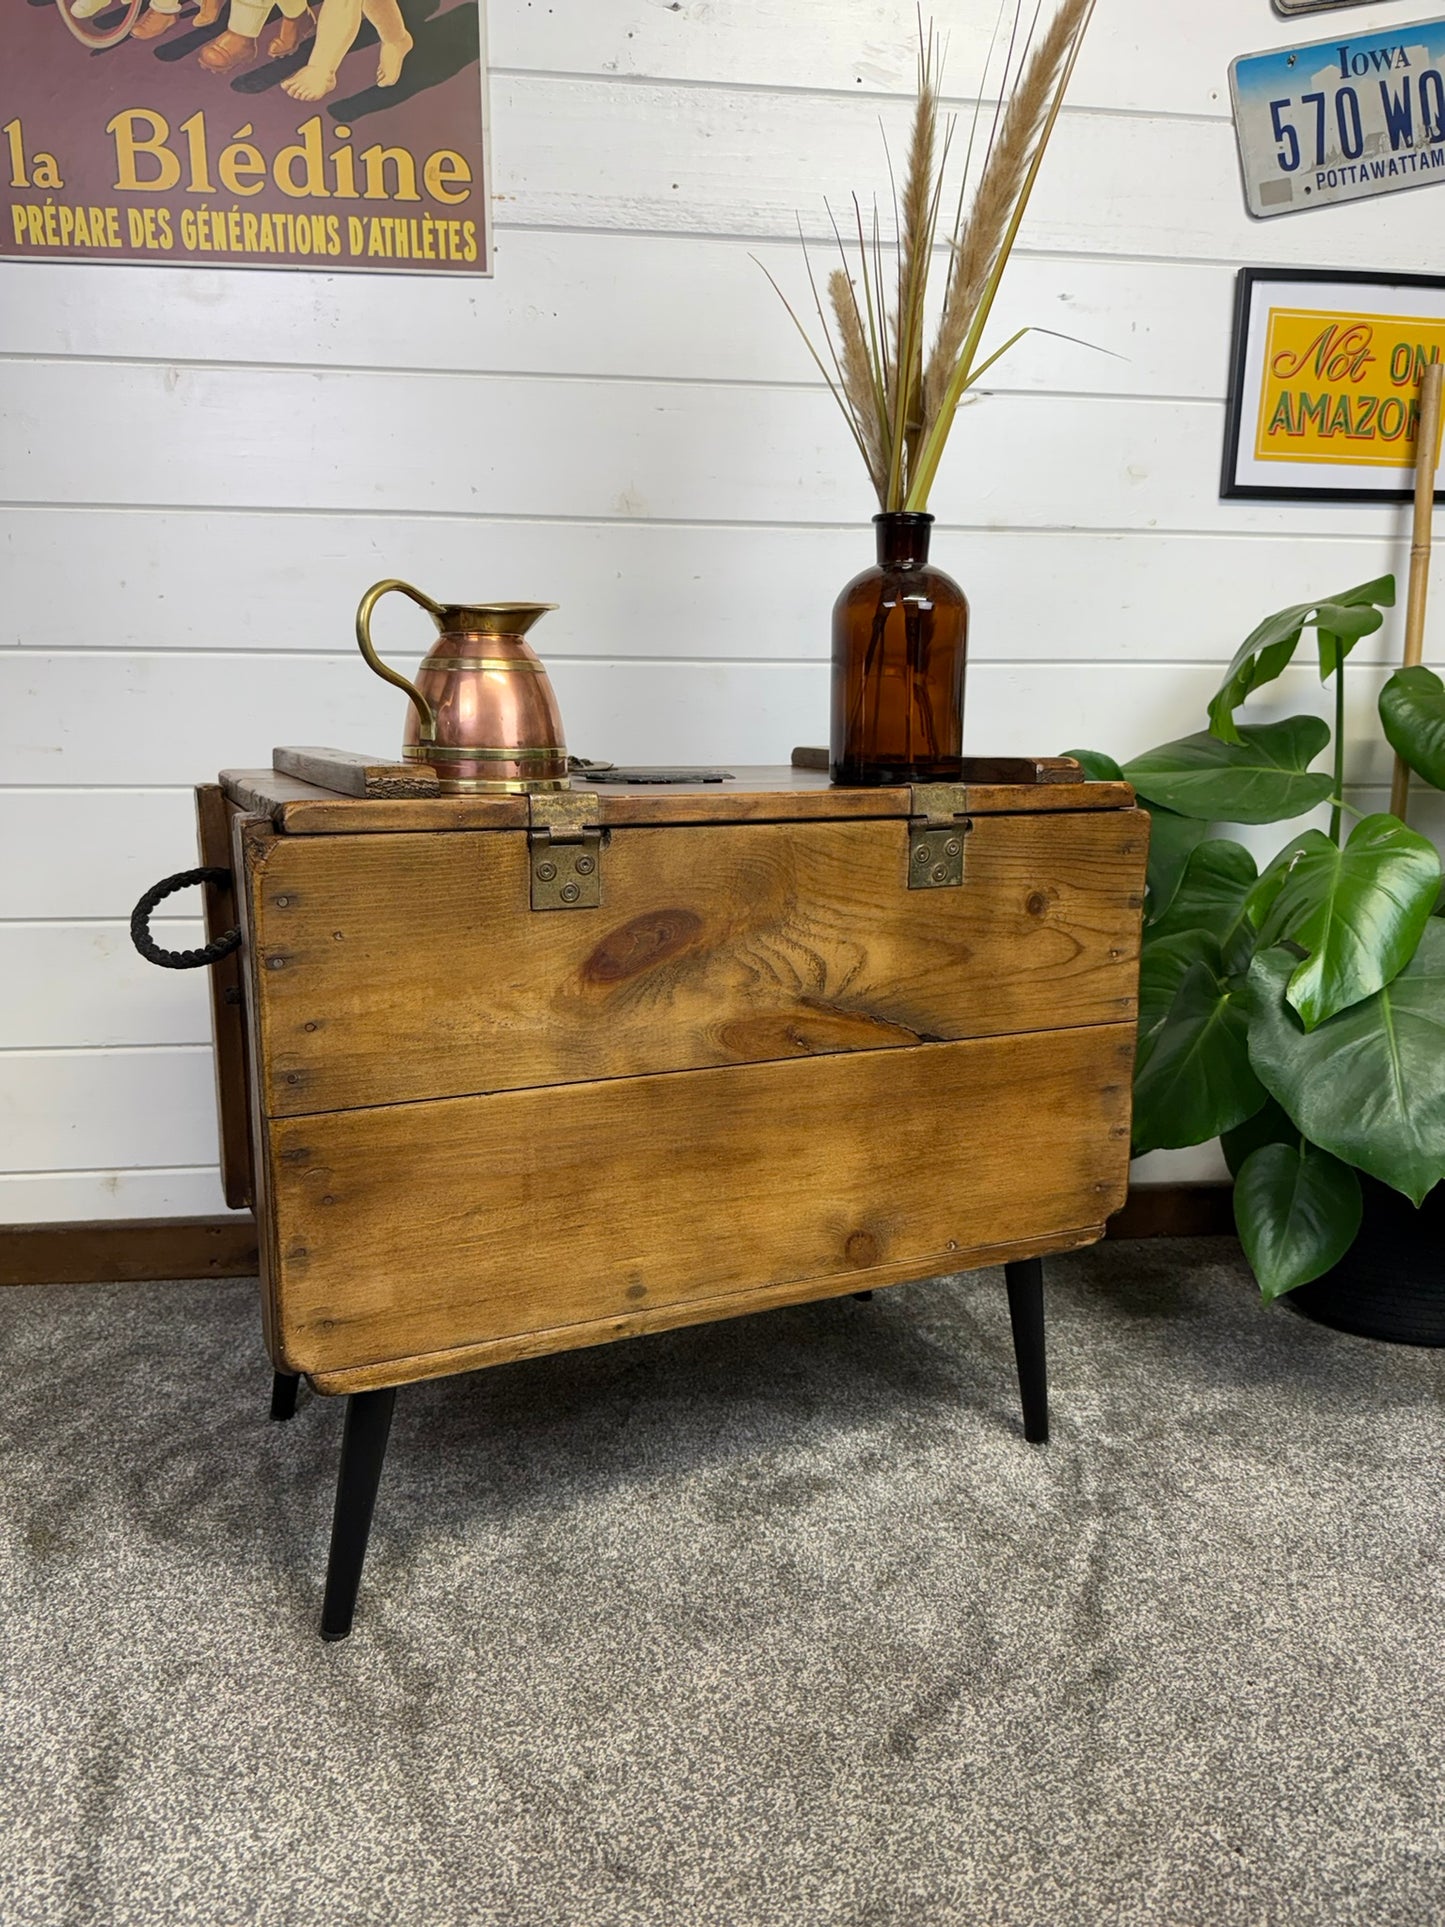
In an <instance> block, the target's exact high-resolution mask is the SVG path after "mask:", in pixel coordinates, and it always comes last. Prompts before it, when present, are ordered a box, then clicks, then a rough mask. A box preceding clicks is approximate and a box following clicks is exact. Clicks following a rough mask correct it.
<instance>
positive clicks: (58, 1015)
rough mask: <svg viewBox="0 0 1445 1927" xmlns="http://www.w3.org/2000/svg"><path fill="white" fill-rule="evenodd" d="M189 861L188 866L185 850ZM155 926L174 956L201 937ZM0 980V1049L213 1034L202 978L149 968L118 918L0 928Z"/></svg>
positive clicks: (171, 923) (177, 1040)
mask: <svg viewBox="0 0 1445 1927" xmlns="http://www.w3.org/2000/svg"><path fill="white" fill-rule="evenodd" d="M187 859H189V860H191V861H194V858H193V857H192V856H191V853H190V852H188V851H187V852H183V855H182V860H183V861H184V860H187ZM153 880H154V879H153ZM192 901H194V898H193V899H192ZM152 929H153V932H154V935H155V939H156V942H157V943H159V944H161V945H163V946H164V947H165V948H166V949H170V950H188V949H190V948H192V947H193V946H194V945H196V944H199V943H201V942H203V941H204V938H203V935H202V926H201V925H200V924H199V923H195V922H190V921H188V920H183V919H179V918H177V919H175V920H169V919H168V920H166V921H164V922H161V921H159V920H158V921H157V922H156V923H155V924H154V925H153V926H152ZM0 983H3V984H4V986H5V995H4V997H3V998H0V1050H42V1049H50V1048H70V1049H73V1048H75V1047H76V1046H87V1047H99V1046H104V1045H108V1044H205V1043H207V1042H208V1041H209V1038H210V1025H209V1022H208V1020H207V1017H206V1002H207V987H206V973H205V972H204V971H199V970H161V969H158V968H157V967H156V966H155V965H154V964H150V963H147V962H146V961H145V959H144V958H143V957H141V956H140V955H138V953H137V952H136V950H135V949H134V947H133V946H132V944H131V940H130V929H129V927H128V925H127V924H125V923H121V922H118V921H117V922H114V923H109V922H104V923H39V924H36V923H5V922H0Z"/></svg>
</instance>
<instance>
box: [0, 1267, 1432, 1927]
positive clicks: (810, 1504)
mask: <svg viewBox="0 0 1445 1927" xmlns="http://www.w3.org/2000/svg"><path fill="white" fill-rule="evenodd" d="M0 1333H3V1358H4V1384H5V1388H6V1389H5V1395H4V1399H3V1405H0V1452H3V1473H0V1477H3V1489H0V1532H3V1538H0V1611H3V1636H4V1646H3V1655H0V1690H3V1704H0V1917H3V1920H4V1922H5V1927H40V1924H41V1923H44V1927H52V1924H54V1927H91V1923H96V1924H97V1927H99V1924H101V1923H104V1927H122V1923H123V1924H124V1927H132V1923H134V1924H135V1927H141V1923H144V1927H175V1924H177V1923H191V1922H196V1923H204V1927H242V1924H243V1923H247V1924H249V1923H259V1924H260V1927H272V1924H273V1923H275V1924H276V1927H281V1924H282V1923H285V1924H286V1927H291V1924H292V1923H298V1924H308V1927H309V1923H312V1922H315V1923H318V1924H319V1923H326V1927H348V1924H349V1923H363V1922H364V1923H388V1927H390V1924H391V1923H398V1924H399V1927H411V1924H412V1923H417V1924H418V1927H421V1924H425V1927H453V1923H455V1927H463V1924H465V1927H479V1924H482V1923H498V1924H499V1927H503V1924H505V1927H533V1924H534V1923H535V1927H559V1924H560V1927H633V1924H634V1923H639V1924H640V1923H647V1924H648V1927H652V1924H653V1923H658V1924H659V1927H660V1924H663V1923H665V1924H666V1927H691V1924H692V1923H698V1924H699V1927H702V1924H704V1923H705V1924H706V1927H714V1924H716V1927H753V1924H754V1923H757V1924H758V1927H761V1924H763V1923H766V1924H767V1927H773V1923H777V1924H778V1927H799V1924H800V1923H814V1922H824V1923H838V1924H839V1927H865V1924H866V1927H894V1924H895V1923H897V1924H898V1927H902V1924H903V1923H949V1924H950V1927H951V1924H952V1923H960V1927H983V1924H984V1923H995V1922H996V1923H1001V1924H1002V1927H1035V1924H1037V1927H1070V1923H1075V1922H1077V1923H1094V1922H1108V1923H1117V1924H1118V1927H1126V1924H1132V1923H1149V1927H1158V1924H1160V1923H1169V1924H1170V1927H1175V1924H1177V1927H1231V1924H1232V1923H1236V1922H1237V1923H1240V1927H1246V1924H1247V1927H1270V1924H1272V1923H1275V1922H1281V1923H1283V1922H1289V1923H1291V1924H1292V1927H1295V1924H1298V1923H1316V1922H1328V1923H1355V1922H1358V1923H1360V1927H1395V1924H1396V1923H1398V1927H1427V1923H1430V1922H1436V1921H1442V1920H1445V1794H1442V1752H1445V1669H1442V1657H1445V1654H1442V1637H1441V1628H1442V1615H1441V1606H1442V1571H1445V1559H1442V1511H1441V1486H1440V1464H1441V1443H1442V1432H1445V1427H1442V1422H1441V1391H1442V1386H1445V1354H1438V1353H1427V1352H1419V1351H1412V1350H1407V1349H1401V1348H1394V1347H1386V1346H1376V1345H1372V1344H1369V1343H1367V1342H1365V1341H1362V1340H1357V1339H1350V1338H1346V1337H1343V1336H1340V1335H1338V1334H1335V1333H1331V1332H1327V1331H1323V1330H1321V1329H1319V1328H1317V1327H1314V1326H1311V1325H1309V1324H1307V1323H1306V1322H1305V1321H1304V1320H1303V1319H1300V1318H1298V1317H1296V1316H1294V1315H1292V1314H1291V1313H1290V1312H1289V1311H1287V1310H1285V1309H1283V1308H1281V1309H1278V1310H1276V1311H1275V1312H1273V1313H1265V1312H1263V1311H1262V1310H1261V1309H1260V1308H1259V1306H1258V1303H1257V1300H1256V1299H1255V1298H1254V1297H1253V1295H1252V1287H1251V1286H1250V1285H1249V1282H1248V1280H1247V1277H1246V1275H1245V1273H1244V1270H1243V1267H1242V1265H1241V1263H1240V1260H1239V1257H1238V1253H1237V1251H1236V1249H1235V1247H1234V1246H1233V1245H1232V1244H1231V1243H1229V1242H1228V1241H1225V1240H1215V1241H1209V1242H1200V1243H1197V1244H1173V1245H1170V1244H1152V1245H1134V1246H1118V1245H1111V1246H1105V1247H1102V1248H1100V1249H1099V1250H1097V1251H1094V1252H1091V1253H1087V1254H1084V1255H1082V1256H1080V1257H1078V1258H1075V1259H1071V1260H1066V1261H1060V1262H1058V1263H1056V1264H1055V1265H1054V1266H1053V1267H1052V1282H1051V1331H1050V1336H1051V1345H1052V1366H1053V1381H1054V1384H1053V1390H1054V1417H1055V1430H1054V1442H1053V1444H1052V1445H1051V1446H1049V1447H1048V1448H1047V1449H1039V1448H1036V1447H1029V1446H1026V1445H1025V1444H1024V1443H1023V1441H1022V1439H1021V1437H1020V1436H1019V1432H1018V1424H1017V1417H1016V1405H1015V1402H1014V1394H1013V1385H1012V1380H1011V1370H1012V1361H1011V1354H1010V1349H1009V1341H1008V1320H1007V1314H1006V1310H1005V1306H1004V1298H1003V1290H1002V1282H1001V1279H1000V1278H999V1276H998V1275H997V1274H988V1273H984V1274H978V1275H975V1276H970V1277H966V1278H963V1279H959V1280H955V1281H951V1282H944V1283H940V1284H935V1285H918V1286H910V1287H907V1288H905V1289H902V1290H899V1291H895V1292H892V1293H888V1294H880V1295H879V1296H878V1297H877V1298H875V1299H874V1300H873V1301H872V1302H871V1303H868V1304H863V1303H855V1302H854V1301H853V1300H851V1299H845V1300H841V1301H838V1302H834V1303H830V1304H825V1305H818V1306H810V1307H804V1308H801V1309H798V1310H792V1311H783V1312H774V1313H771V1314H768V1315H766V1316H761V1317H756V1318H751V1319H745V1320H739V1321H736V1322H734V1323H731V1324H726V1325H719V1326H713V1327H711V1328H703V1329H698V1330H693V1331H684V1332H678V1333H675V1334H672V1335H669V1336H666V1337H661V1338H653V1339H648V1340H644V1341H641V1342H637V1343H633V1344H627V1345H616V1346H611V1347H608V1348H604V1349H602V1350H598V1351H592V1352H579V1353H573V1354H571V1355H569V1356H564V1357H561V1358H557V1359H550V1360H542V1361H538V1362H535V1363H529V1364H524V1365H516V1366H511V1367H507V1368H504V1369H502V1370H499V1371H496V1372H493V1373H490V1374H486V1373H483V1374H480V1375H477V1376H475V1377H472V1378H469V1379H451V1380H445V1381H442V1382H440V1383H437V1384H433V1385H429V1386H421V1387H417V1388H414V1389H413V1390H411V1391H410V1392H406V1393H403V1394H402V1396H401V1398H400V1399H399V1401H398V1406H397V1418H396V1427H395V1431H394V1433H393V1438H392V1447H391V1456H390V1459H389V1462H388V1466H387V1475H386V1478H385V1481H384V1483H383V1487H382V1494H381V1503H380V1507H379V1511H378V1518H377V1526H376V1532H375V1536H374V1539H373V1545H372V1554H371V1560H370V1564H369V1567H368V1571H367V1575H366V1582H365V1585H364V1589H363V1595H362V1604H361V1609H360V1611H359V1614H358V1618H357V1627H356V1632H355V1634H354V1635H353V1637H352V1638H351V1639H350V1640H349V1641H347V1642H345V1643H343V1644H340V1645H336V1646H323V1645H322V1644H321V1642H320V1641H319V1640H318V1638H317V1636H316V1619H317V1611H318V1604H319V1588H320V1577H321V1571H322V1565H323V1560H324V1552H325V1541H326V1534H327V1530H328V1526H329V1516H330V1505H331V1483H332V1479H333V1476H334V1468H335V1459H336V1452H337V1446H338V1441H339V1436H340V1424H341V1416H342V1413H341V1408H340V1405H339V1404H338V1403H337V1402H335V1401H323V1400H319V1399H315V1398H310V1397H309V1396H308V1395H306V1394H305V1393H303V1398H302V1405H301V1409H300V1411H299V1412H298V1414H297V1417H296V1419H295V1420H294V1421H293V1422H292V1423H291V1424H290V1425H289V1426H273V1425H270V1424H268V1422H267V1420H266V1401H267V1393H268V1389H269V1376H268V1371H267V1368H266V1366H265V1364H264V1362H263V1359H262V1355H261V1350H260V1341H259V1335H258V1327H257V1316H256V1310H255V1304H254V1295H253V1291H252V1290H251V1288H249V1287H248V1286H246V1285H244V1284H160V1285H148V1286H138V1285H129V1286H116V1287H106V1288H81V1287H75V1286H67V1287H59V1288H54V1289H48V1290H39V1289H33V1290H29V1289H27V1290H11V1291H8V1292H3V1293H0Z"/></svg>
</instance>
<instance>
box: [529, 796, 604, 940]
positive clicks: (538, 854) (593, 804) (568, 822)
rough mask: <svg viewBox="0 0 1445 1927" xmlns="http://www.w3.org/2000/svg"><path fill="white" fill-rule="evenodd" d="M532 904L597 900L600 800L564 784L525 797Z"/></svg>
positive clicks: (585, 904)
mask: <svg viewBox="0 0 1445 1927" xmlns="http://www.w3.org/2000/svg"><path fill="white" fill-rule="evenodd" d="M527 801H528V804H529V805H530V819H529V820H530V825H531V827H530V828H529V829H528V831H527V855H528V859H529V865H530V869H531V874H532V908H533V909H534V910H596V909H597V908H598V907H599V906H600V905H601V902H602V823H601V802H600V800H599V799H598V798H597V797H595V796H590V795H588V794H586V793H585V792H583V791H578V790H563V791H557V792H554V793H551V794H546V795H534V796H530V797H528V799H527Z"/></svg>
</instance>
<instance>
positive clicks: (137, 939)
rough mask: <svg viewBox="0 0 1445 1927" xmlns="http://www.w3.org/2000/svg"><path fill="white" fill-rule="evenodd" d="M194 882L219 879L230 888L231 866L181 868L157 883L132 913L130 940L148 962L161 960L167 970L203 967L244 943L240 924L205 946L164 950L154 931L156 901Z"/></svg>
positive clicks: (186, 887) (170, 895)
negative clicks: (202, 868)
mask: <svg viewBox="0 0 1445 1927" xmlns="http://www.w3.org/2000/svg"><path fill="white" fill-rule="evenodd" d="M193 883H215V884H218V885H224V886H225V887H227V888H229V886H230V883H231V872H230V871H229V870H215V869H210V870H178V871H177V872H176V874H175V875H174V876H173V877H162V878H161V881H160V882H159V883H153V884H152V885H151V887H150V889H149V890H147V891H146V893H145V895H144V896H143V897H142V898H141V900H140V902H139V903H138V904H137V905H136V907H135V908H134V910H132V911H131V913H130V940H131V942H132V943H133V944H134V945H135V947H136V949H137V950H138V951H139V952H140V954H141V955H142V956H143V957H144V958H145V960H146V962H147V963H153V964H159V965H160V966H161V968H162V969H163V970H199V969H201V968H202V967H203V966H204V965H205V964H213V963H219V962H220V961H221V959H222V957H229V956H230V954H231V952H232V951H233V950H239V949H240V947H241V932H240V929H239V928H237V929H235V930H228V931H227V932H226V934H225V936H223V937H217V938H216V940H215V942H214V943H208V944H207V945H206V947H205V949H204V950H162V949H161V947H160V945H159V944H158V943H157V942H156V940H155V938H154V937H152V935H151V913H152V912H153V911H154V909H155V907H156V905H157V904H158V903H160V902H161V901H162V900H163V899H164V898H166V897H173V896H174V895H175V893H176V891H177V890H188V889H189V888H190V886H191V885H192V884H193Z"/></svg>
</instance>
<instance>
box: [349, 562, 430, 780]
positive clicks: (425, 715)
mask: <svg viewBox="0 0 1445 1927" xmlns="http://www.w3.org/2000/svg"><path fill="white" fill-rule="evenodd" d="M391 589H397V590H400V592H401V594H402V595H409V596H410V597H411V599H412V601H413V602H414V603H416V604H417V606H418V607H419V608H422V609H425V610H426V612H427V614H428V615H429V616H430V617H431V619H432V621H433V622H434V623H435V624H436V626H437V628H438V629H440V628H441V626H442V608H441V604H440V603H439V602H433V601H432V599H431V597H430V596H429V595H423V594H422V592H421V590H420V589H414V588H413V587H412V586H411V584H410V583H409V582H403V581H401V580H400V579H399V578H398V577H396V576H388V577H387V579H386V581H385V582H373V583H372V585H371V587H370V588H369V589H368V590H367V592H366V594H365V595H364V596H363V597H362V598H361V605H360V607H359V608H358V609H357V611H356V640H357V644H358V646H359V647H360V650H361V653H362V655H363V656H364V657H365V658H366V662H367V666H368V668H371V669H374V670H375V671H376V673H377V675H378V676H380V677H381V679H382V681H383V682H389V683H393V684H395V686H396V687H397V688H398V689H404V690H405V691H406V693H407V695H408V696H410V698H411V700H412V702H413V703H414V704H415V705H416V713H417V715H418V716H419V717H420V719H421V740H422V741H423V742H424V743H434V742H435V741H436V734H437V719H436V711H435V710H434V709H433V708H432V706H431V704H430V703H429V702H428V701H427V699H426V697H425V696H423V694H422V693H421V691H420V690H419V689H418V688H417V686H416V684H415V683H411V682H408V681H407V679H406V677H405V676H403V675H402V674H401V672H400V671H399V670H396V669H388V668H387V666H386V664H385V663H384V662H383V661H382V660H381V657H380V656H378V655H377V653H376V649H375V646H374V644H373V643H372V640H371V614H372V611H373V610H374V609H375V607H376V605H377V603H378V602H380V600H381V598H382V597H383V596H384V595H385V594H387V592H388V591H389V590H391Z"/></svg>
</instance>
